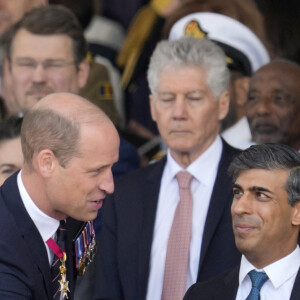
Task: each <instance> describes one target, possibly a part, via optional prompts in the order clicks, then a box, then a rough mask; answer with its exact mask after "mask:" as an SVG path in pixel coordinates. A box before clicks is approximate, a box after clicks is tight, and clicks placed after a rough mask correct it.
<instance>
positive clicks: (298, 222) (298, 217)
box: [292, 201, 300, 226]
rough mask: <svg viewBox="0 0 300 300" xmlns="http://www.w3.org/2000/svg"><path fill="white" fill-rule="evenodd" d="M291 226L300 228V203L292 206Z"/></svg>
mask: <svg viewBox="0 0 300 300" xmlns="http://www.w3.org/2000/svg"><path fill="white" fill-rule="evenodd" d="M292 224H293V225H295V226H300V201H299V202H297V203H295V204H294V206H293V215H292Z"/></svg>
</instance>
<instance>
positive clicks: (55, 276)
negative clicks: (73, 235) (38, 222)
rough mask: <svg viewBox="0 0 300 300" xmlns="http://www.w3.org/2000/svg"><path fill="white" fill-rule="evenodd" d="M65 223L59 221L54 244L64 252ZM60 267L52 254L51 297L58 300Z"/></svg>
mask: <svg viewBox="0 0 300 300" xmlns="http://www.w3.org/2000/svg"><path fill="white" fill-rule="evenodd" d="M66 231H67V230H66V223H65V221H64V220H63V221H60V225H59V227H58V229H57V231H56V243H57V245H58V246H59V247H60V249H61V250H62V251H65V237H66ZM60 266H61V262H60V259H59V258H58V257H57V256H56V255H55V254H54V257H53V262H52V266H51V277H52V295H53V299H55V300H58V299H60V292H59V290H60V283H59V280H60V279H61V276H60V270H59V267H60Z"/></svg>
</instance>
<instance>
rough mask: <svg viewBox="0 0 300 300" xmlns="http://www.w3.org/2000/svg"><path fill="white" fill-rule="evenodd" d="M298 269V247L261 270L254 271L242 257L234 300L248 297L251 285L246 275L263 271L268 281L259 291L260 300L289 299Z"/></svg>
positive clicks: (242, 299)
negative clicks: (252, 271)
mask: <svg viewBox="0 0 300 300" xmlns="http://www.w3.org/2000/svg"><path fill="white" fill-rule="evenodd" d="M299 267H300V250H299V246H298V245H297V247H296V249H295V250H294V251H293V252H292V253H290V254H289V255H287V256H285V257H284V258H282V259H280V260H278V261H276V262H274V263H272V264H270V265H268V266H266V267H264V268H263V269H262V270H258V269H256V268H255V267H254V266H253V265H252V264H251V263H250V262H249V261H248V260H247V259H246V257H245V256H244V255H243V256H242V260H241V266H240V273H239V288H238V292H237V296H236V300H245V299H246V298H247V296H248V295H249V293H250V291H251V287H252V283H251V279H250V277H249V275H248V273H249V272H250V271H251V270H256V271H260V272H262V271H264V272H265V273H266V274H267V275H268V277H269V280H267V281H266V282H265V284H264V285H263V286H262V288H261V290H260V299H261V300H270V299H272V300H283V299H284V300H286V299H290V297H291V293H292V289H293V286H294V282H295V279H296V276H297V273H298V271H299Z"/></svg>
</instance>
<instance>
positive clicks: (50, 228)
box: [17, 170, 59, 265]
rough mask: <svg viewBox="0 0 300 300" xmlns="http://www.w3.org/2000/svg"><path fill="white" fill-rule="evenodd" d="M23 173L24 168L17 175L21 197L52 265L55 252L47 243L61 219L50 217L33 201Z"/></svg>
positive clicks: (52, 236) (53, 235)
mask: <svg viewBox="0 0 300 300" xmlns="http://www.w3.org/2000/svg"><path fill="white" fill-rule="evenodd" d="M21 174H22V170H21V171H20V172H19V174H18V177H17V184H18V188H19V191H20V195H21V199H22V201H23V203H24V206H25V208H26V210H27V213H28V214H29V216H30V218H31V219H32V221H33V223H34V224H35V226H36V228H37V229H38V231H39V233H40V235H41V237H42V239H43V241H44V243H45V247H46V250H47V254H48V259H49V265H51V263H52V260H53V252H52V251H51V250H50V249H49V247H48V245H47V244H46V241H47V240H48V239H49V238H54V237H55V233H56V231H57V229H58V227H59V221H58V220H56V219H53V218H51V217H49V216H48V215H46V214H45V213H44V212H42V211H41V210H40V209H39V208H38V207H37V206H36V205H35V203H34V202H33V201H32V199H31V198H30V196H29V195H28V193H27V191H26V189H25V186H24V184H23V181H22V176H21Z"/></svg>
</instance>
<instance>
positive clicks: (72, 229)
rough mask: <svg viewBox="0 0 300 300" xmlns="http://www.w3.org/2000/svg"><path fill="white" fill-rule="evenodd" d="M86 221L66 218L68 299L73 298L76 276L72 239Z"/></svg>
mask: <svg viewBox="0 0 300 300" xmlns="http://www.w3.org/2000/svg"><path fill="white" fill-rule="evenodd" d="M85 224H86V223H84V222H81V221H76V220H74V219H72V218H67V223H66V229H67V236H66V253H67V280H68V281H69V289H70V291H71V292H70V294H71V296H70V297H69V299H73V294H74V290H75V277H76V266H75V259H76V258H75V255H76V254H75V246H74V239H75V238H76V237H77V236H78V235H79V234H80V233H81V231H82V229H83V228H84V225H85Z"/></svg>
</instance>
